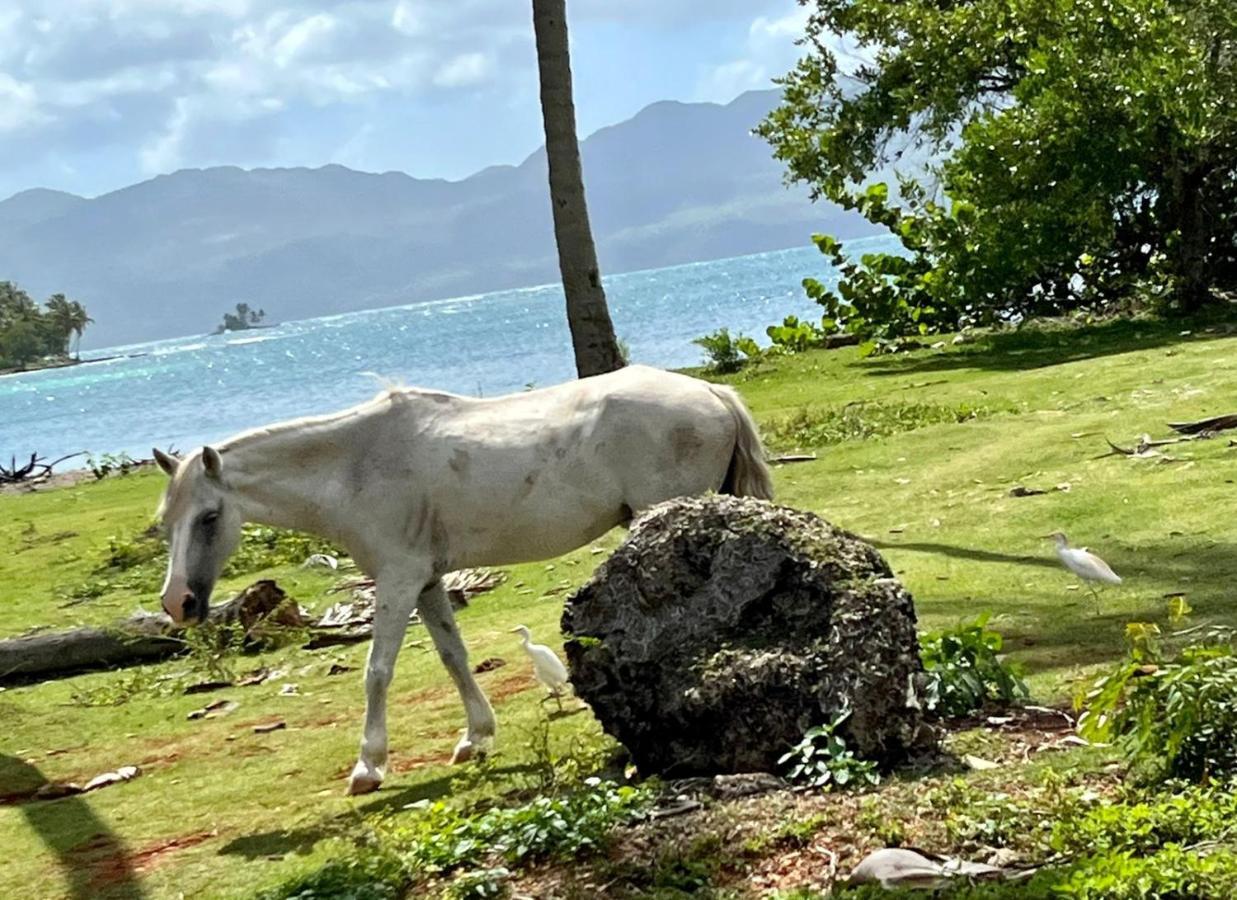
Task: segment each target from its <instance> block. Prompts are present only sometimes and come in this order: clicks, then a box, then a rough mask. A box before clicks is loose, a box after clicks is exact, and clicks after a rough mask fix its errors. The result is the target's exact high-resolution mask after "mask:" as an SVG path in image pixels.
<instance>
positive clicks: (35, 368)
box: [0, 353, 148, 378]
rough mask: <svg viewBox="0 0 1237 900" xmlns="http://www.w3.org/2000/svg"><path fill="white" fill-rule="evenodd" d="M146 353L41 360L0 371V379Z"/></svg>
mask: <svg viewBox="0 0 1237 900" xmlns="http://www.w3.org/2000/svg"><path fill="white" fill-rule="evenodd" d="M147 355H148V354H146V353H121V354H118V355H116V356H99V357H96V358H95V359H53V360H42V361H40V362H37V363H33V364H31V365H28V366H21V367H18V368H14V367H9V368H7V369H0V378H3V377H4V376H5V375H29V374H30V373H31V372H42V371H45V370H47V369H67V368H69V367H70V366H88V365H90V364H91V363H101V362H111V361H112V360H114V359H136V358H138V357H140V356H147Z"/></svg>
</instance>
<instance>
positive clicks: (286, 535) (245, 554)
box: [223, 525, 339, 577]
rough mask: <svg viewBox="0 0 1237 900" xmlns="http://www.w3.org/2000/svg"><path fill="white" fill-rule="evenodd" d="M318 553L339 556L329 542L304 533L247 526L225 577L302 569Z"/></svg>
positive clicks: (262, 526)
mask: <svg viewBox="0 0 1237 900" xmlns="http://www.w3.org/2000/svg"><path fill="white" fill-rule="evenodd" d="M315 553H326V554H329V555H331V556H338V555H339V550H338V549H337V548H336V547H335V546H334V545H333V544H331V543H330V542H329V541H326V540H323V539H322V538H319V537H315V536H314V535H312V534H306V533H304V532H302V531H289V530H288V529H286V528H271V527H270V526H267V525H246V526H245V527H244V528H243V529H242V531H241V543H240V546H239V547H237V548H236V552H235V553H233V554H232V558H231V559H229V560H228V563H227V565H226V566H224V569H223V574H224V577H230V576H234V575H246V574H249V573H250V572H260V571H262V570H263V569H273V568H276V567H278V566H292V565H300V564H301V563H303V562H304V561H305V560H307V559H308V558H309V557H311V556H313V555H314V554H315Z"/></svg>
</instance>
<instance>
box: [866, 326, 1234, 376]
mask: <svg viewBox="0 0 1237 900" xmlns="http://www.w3.org/2000/svg"><path fill="white" fill-rule="evenodd" d="M1211 324H1213V323H1209V322H1191V321H1185V320H1177V321H1160V320H1140V321H1130V320H1128V319H1118V320H1115V321H1112V322H1107V323H1104V324H1102V325H1093V326H1089V327H1081V328H1077V327H1068V326H1064V327H1060V328H1027V329H1024V330H1022V331H1009V332H1002V333H999V334H992V335H987V336H985V337H982V338H980V339H979V340H978V341H976V343H974V344H971V345H968V346H966V347H964V348H961V349H958V350H955V351H953V352H950V353H913V354H899V355H893V356H882V357H877V358H876V359H871V360H866V361H863V362H861V363H858V365H861V366H862V367H863V368H864V371H866V372H869V373H871V374H873V375H907V374H911V373H919V372H943V371H948V370H951V369H987V370H989V371H1020V370H1023V369H1039V368H1043V367H1045V366H1055V365H1059V364H1061V363H1068V362H1076V361H1078V360H1084V359H1095V358H1097V357H1102V356H1111V355H1114V354H1118V353H1128V352H1130V351H1133V350H1151V349H1154V348H1157V347H1165V346H1168V345H1170V344H1180V343H1185V342H1187V341H1190V340H1197V339H1208V338H1218V337H1222V336H1223V334H1222V333H1220V332H1215V331H1213V332H1212V333H1204V334H1201V335H1199V334H1198V333H1197V329H1200V328H1206V327H1208V326H1209V325H1211ZM1183 331H1193V332H1194V334H1191V335H1182V333H1181V332H1183Z"/></svg>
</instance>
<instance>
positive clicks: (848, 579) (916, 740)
mask: <svg viewBox="0 0 1237 900" xmlns="http://www.w3.org/2000/svg"><path fill="white" fill-rule="evenodd" d="M563 630H564V632H565V633H566V634H567V636H568V641H567V645H566V650H567V659H568V663H569V665H570V668H571V681H572V684H573V686H574V688H575V691H576V693H577V695H578V696H579V697H581V698H582V699H584V700H585V701H586V702H587V703H588V704H589V705H590V706H591V707H592V708H593V711H594V712H595V713H596V715H597V717H598V719H600V721H601V723H602V725H603V726H604V727H605V729H606V730H607V731H608V732H609V733H610V734H612V735H614V737H616V738H617V739H618V740H619V741H620V742H622V743H623V745H624V746H626V747H627V749H628V750H629V752H630V753H631V755H632V759H633V760H634V761H635V763H636V765H637V767H638V768H639V769H640V771H641V772H642V773H644V774H653V773H659V774H665V775H676V776H682V775H700V774H717V773H732V772H757V771H765V772H770V771H776V770H777V767H778V766H777V760H778V757H780V756H781V755H782V754H783V753H785V752H786V750H787V749H788V748H789V747H790V746H792V745H793V744H795V743H797V742H798V740H799V739H800V738H801V737H802V735H803V733H804V732H805V731H807V730H808V729H809V728H811V727H812V726H814V725H819V724H821V723H823V722H827V721H830V720H831V719H832V718H833V716H834V715H835V714H836V713H838V712H840V711H841V710H843V709H849V710H850V716H849V718H847V720H846V722H845V724H844V725H843V727H842V734H843V736H844V737H845V738H846V741H847V743H848V745H849V746H850V747H851V748H852V749H854V750H855V752H856V753H858V754H859V755H860V756H863V757H866V758H868V759H873V760H877V761H879V762H880V763H881V764H883V765H886V766H891V765H894V764H896V763H898V762H900V761H902V760H904V759H905V758H907V757H908V756H910V755H912V754H915V753H917V752H918V751H921V750H926V749H929V748H930V747H931V746H932V745H933V743H934V741H935V736H934V732H933V731H932V729H931V728H930V727H928V726H927V725H926V724H925V721H924V717H923V711H922V709H921V708H920V702H919V700H918V697H919V693H920V690H921V688H922V680H923V667H922V664H921V663H920V660H919V644H918V640H917V637H916V629H915V609H914V605H913V602H912V600H911V596H910V594H909V593H907V591H906V590H905V589H904V588H903V587H902V585H901V584H899V583H898V581H897V580H896V579H895V578H894V577H893V573H892V571H890V569H889V565H888V564H887V563H886V562H885V560H884V559H883V558H882V557H881V555H880V554H879V553H878V552H877V551H876V550H875V549H874V548H873V547H872V546H871V545H869V544H867V543H865V542H864V541H862V540H860V539H859V538H857V537H855V536H854V535H852V534H848V533H847V532H845V531H842V530H841V529H838V528H835V527H833V526H832V525H830V524H829V523H828V522H825V521H824V520H822V519H820V518H819V517H817V516H815V515H812V514H811V513H806V512H800V511H798V510H793V509H787V508H785V507H780V506H775V505H773V504H771V503H767V502H765V501H761V500H753V499H750V498H737V497H723V496H710V497H695V498H682V499H678V500H671V501H669V502H667V503H663V504H661V505H659V506H656V507H653V508H652V509H650V510H649V511H647V512H646V513H645V514H644V515H642V516H640V517H639V518H638V519H637V520H636V521H635V522H634V523H633V525H632V528H631V533H630V534H629V535H628V537H627V539H626V540H625V541H624V542H623V544H622V545H621V546H620V547H619V548H618V550H617V551H615V553H614V555H613V556H612V557H611V558H610V559H609V560H607V561H606V562H605V563H604V564H603V565H602V566H601V567H600V568H599V569H598V570H597V572H596V573H595V574H594V576H593V578H592V579H591V580H590V581H589V582H588V584H586V585H585V586H584V587H582V588H581V589H580V590H579V591H577V592H576V593H575V594H574V595H573V596H572V597H571V598H570V599H569V600H568V602H567V607H566V610H565V611H564V613H563Z"/></svg>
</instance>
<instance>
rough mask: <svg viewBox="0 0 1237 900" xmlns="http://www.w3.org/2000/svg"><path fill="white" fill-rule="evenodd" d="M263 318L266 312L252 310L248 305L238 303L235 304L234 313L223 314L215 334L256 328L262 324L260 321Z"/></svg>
mask: <svg viewBox="0 0 1237 900" xmlns="http://www.w3.org/2000/svg"><path fill="white" fill-rule="evenodd" d="M265 318H266V310H264V309H253V308H252V307H250V305H249V304H248V303H238V304H236V312H234V313H232V312H225V313H224V314H223V324H222V325H220V326H219V329H218V331H217V332H216V333H222V332H225V331H244V330H245V329H247V328H256V327H257V326H258V325H261V324H262V320H263V319H265Z"/></svg>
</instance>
